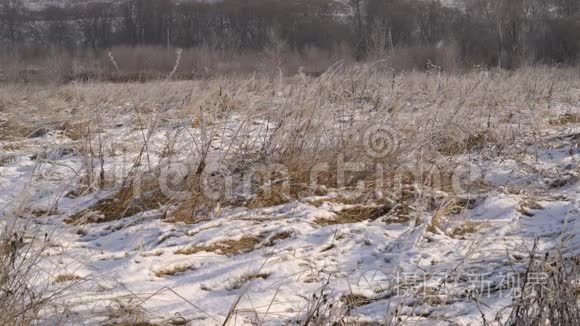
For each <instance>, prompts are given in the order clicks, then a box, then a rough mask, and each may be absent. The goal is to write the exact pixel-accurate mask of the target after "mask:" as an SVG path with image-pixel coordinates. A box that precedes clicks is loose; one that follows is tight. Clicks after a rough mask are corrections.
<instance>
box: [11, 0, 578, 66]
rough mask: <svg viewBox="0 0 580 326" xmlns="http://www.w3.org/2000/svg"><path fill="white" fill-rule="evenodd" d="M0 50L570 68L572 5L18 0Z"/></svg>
mask: <svg viewBox="0 0 580 326" xmlns="http://www.w3.org/2000/svg"><path fill="white" fill-rule="evenodd" d="M0 45H1V46H0V49H1V50H0V54H1V55H2V56H4V57H6V56H8V57H13V58H18V59H19V60H22V61H26V60H35V59H39V58H43V57H46V56H48V55H55V54H56V53H59V54H61V53H66V54H67V55H69V56H71V57H77V56H80V55H87V53H88V52H93V53H94V55H97V56H98V55H99V53H101V54H102V53H104V51H106V50H107V49H111V48H116V47H123V48H131V47H136V48H143V47H157V48H161V47H164V48H184V49H188V48H204V49H211V50H216V51H222V52H223V51H227V52H228V53H231V54H232V55H234V54H236V53H237V54H244V53H246V54H247V53H264V52H268V51H269V52H270V53H272V52H277V53H286V52H289V51H290V52H293V53H295V54H300V53H306V52H308V51H312V49H317V50H319V51H322V52H324V53H327V54H329V53H332V52H333V51H334V49H338V48H341V49H344V48H345V47H347V48H348V49H349V51H348V52H349V56H350V57H351V58H352V59H353V60H365V59H379V58H383V57H388V56H389V55H392V54H393V53H396V52H398V51H401V50H402V49H414V50H411V51H410V52H408V53H407V54H406V55H407V56H408V55H411V56H415V57H419V59H417V61H418V62H421V61H422V60H423V59H425V58H428V60H429V62H430V64H432V65H439V66H443V68H445V67H444V66H445V65H449V64H450V63H449V62H451V61H452V62H453V65H458V64H459V65H461V66H473V65H482V66H485V67H497V66H501V67H503V68H512V67H517V66H518V65H522V64H535V63H541V64H574V63H577V62H578V61H579V54H580V1H579V0H466V1H465V5H464V6H461V8H451V7H446V6H444V5H442V4H441V2H439V1H436V0H435V1H429V0H416V1H413V0H345V1H340V2H339V1H335V0H222V1H209V2H208V1H172V0H125V1H119V2H115V3H90V4H80V5H76V6H70V7H66V8H60V7H49V8H45V9H43V10H41V11H31V10H27V9H26V7H25V6H24V4H23V0H0ZM420 49H422V50H420ZM441 49H445V51H443V52H442V50H441ZM400 60H403V61H405V60H409V59H408V58H401V59H400ZM400 60H399V61H400ZM399 64H402V65H404V64H403V63H399ZM413 64H415V63H413ZM413 64H411V65H413ZM422 64H425V62H423V63H422ZM413 68H421V67H413Z"/></svg>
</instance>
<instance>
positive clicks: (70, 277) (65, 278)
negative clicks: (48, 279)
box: [54, 273, 82, 283]
mask: <svg viewBox="0 0 580 326" xmlns="http://www.w3.org/2000/svg"><path fill="white" fill-rule="evenodd" d="M81 279H82V277H80V276H78V275H75V274H70V273H66V274H59V275H57V276H56V278H55V279H54V282H55V283H63V282H71V281H76V280H81Z"/></svg>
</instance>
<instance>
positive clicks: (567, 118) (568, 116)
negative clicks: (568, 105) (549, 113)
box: [549, 113, 580, 126]
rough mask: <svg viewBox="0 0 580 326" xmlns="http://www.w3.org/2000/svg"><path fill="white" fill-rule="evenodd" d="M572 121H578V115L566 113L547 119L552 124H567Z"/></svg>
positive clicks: (579, 118) (579, 119)
mask: <svg viewBox="0 0 580 326" xmlns="http://www.w3.org/2000/svg"><path fill="white" fill-rule="evenodd" d="M572 123H580V116H579V115H577V114H574V113H566V114H564V115H562V116H560V117H558V118H556V119H552V120H550V121H549V124H550V125H552V126H561V125H568V124H572Z"/></svg>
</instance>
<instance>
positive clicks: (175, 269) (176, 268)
mask: <svg viewBox="0 0 580 326" xmlns="http://www.w3.org/2000/svg"><path fill="white" fill-rule="evenodd" d="M192 269H194V267H193V265H192V264H189V263H182V264H174V265H171V266H165V267H162V268H159V269H157V270H155V271H154V272H153V273H154V274H155V276H157V277H167V276H173V275H175V274H178V273H183V272H186V271H189V270H192Z"/></svg>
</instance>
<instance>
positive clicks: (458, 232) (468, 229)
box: [451, 221, 486, 238]
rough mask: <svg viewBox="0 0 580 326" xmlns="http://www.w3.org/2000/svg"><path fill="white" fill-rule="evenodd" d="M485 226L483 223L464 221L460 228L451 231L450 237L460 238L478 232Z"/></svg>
mask: <svg viewBox="0 0 580 326" xmlns="http://www.w3.org/2000/svg"><path fill="white" fill-rule="evenodd" d="M485 224H486V223H485V222H477V221H465V222H463V223H462V224H461V225H460V226H458V227H456V228H454V229H453V231H451V236H452V237H453V238H462V237H464V236H465V235H467V234H473V233H476V232H478V231H479V230H480V229H481V227H483V226H485Z"/></svg>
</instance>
